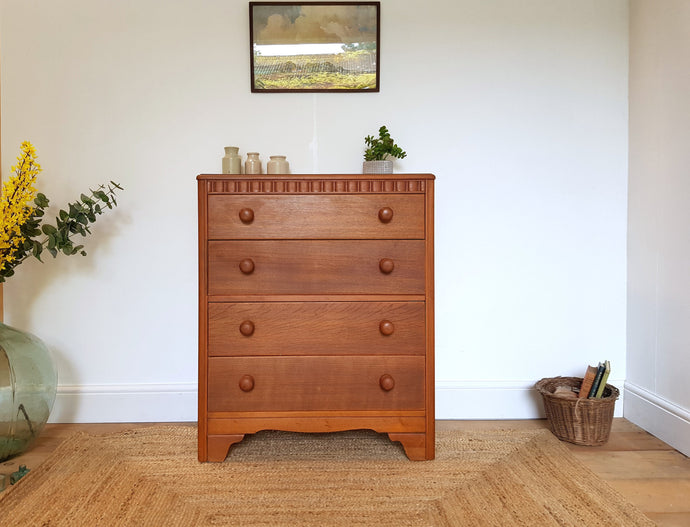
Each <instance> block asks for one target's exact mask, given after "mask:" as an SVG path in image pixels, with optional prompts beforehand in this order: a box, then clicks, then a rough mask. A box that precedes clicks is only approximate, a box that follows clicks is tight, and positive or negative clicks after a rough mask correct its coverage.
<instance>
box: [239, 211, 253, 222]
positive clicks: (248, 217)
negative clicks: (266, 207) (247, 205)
mask: <svg viewBox="0 0 690 527" xmlns="http://www.w3.org/2000/svg"><path fill="white" fill-rule="evenodd" d="M240 221H241V222H242V223H251V222H253V221H254V211H253V210H252V209H242V210H241V211H240Z"/></svg>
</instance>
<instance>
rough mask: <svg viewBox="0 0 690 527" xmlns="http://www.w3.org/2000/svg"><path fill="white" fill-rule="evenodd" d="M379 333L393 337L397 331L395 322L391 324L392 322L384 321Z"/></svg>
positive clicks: (380, 325)
mask: <svg viewBox="0 0 690 527" xmlns="http://www.w3.org/2000/svg"><path fill="white" fill-rule="evenodd" d="M379 331H380V332H381V334H382V335H386V336H388V335H392V334H393V332H394V331H395V326H394V325H393V322H391V321H390V320H382V321H381V323H380V324H379Z"/></svg>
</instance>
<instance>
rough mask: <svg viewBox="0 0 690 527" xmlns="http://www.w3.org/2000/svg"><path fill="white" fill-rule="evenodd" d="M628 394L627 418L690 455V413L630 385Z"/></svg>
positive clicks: (634, 385) (626, 388)
mask: <svg viewBox="0 0 690 527" xmlns="http://www.w3.org/2000/svg"><path fill="white" fill-rule="evenodd" d="M625 391H626V394H627V395H626V398H625V407H624V410H623V412H624V414H625V418H626V419H628V420H629V421H631V422H633V423H635V424H636V425H637V426H639V427H641V428H644V429H645V430H647V432H649V433H650V434H652V435H655V436H656V437H658V438H659V439H661V440H662V441H664V442H666V443H668V444H669V445H671V446H672V447H673V448H675V449H676V450H678V451H680V452H682V453H683V454H685V455H686V456H690V411H688V410H687V409H685V408H682V407H680V406H678V405H676V404H674V403H672V402H670V401H667V400H666V399H663V398H662V397H659V396H658V395H656V394H654V393H652V392H650V391H648V390H646V389H645V388H642V387H641V386H637V385H636V384H633V383H630V382H626V383H625Z"/></svg>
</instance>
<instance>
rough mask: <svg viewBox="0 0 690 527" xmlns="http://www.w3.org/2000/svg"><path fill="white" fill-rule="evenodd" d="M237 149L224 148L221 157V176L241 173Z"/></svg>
mask: <svg viewBox="0 0 690 527" xmlns="http://www.w3.org/2000/svg"><path fill="white" fill-rule="evenodd" d="M239 151H240V149H239V147H237V146H226V147H225V155H224V156H223V174H239V173H240V172H241V171H242V156H240V155H239Z"/></svg>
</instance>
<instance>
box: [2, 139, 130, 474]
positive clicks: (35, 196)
mask: <svg viewBox="0 0 690 527" xmlns="http://www.w3.org/2000/svg"><path fill="white" fill-rule="evenodd" d="M36 157H37V156H36V150H35V149H34V147H33V145H32V144H31V143H29V142H28V141H25V142H23V143H22V145H21V155H20V156H19V157H18V158H17V165H16V166H14V167H12V171H13V172H14V173H15V174H14V175H13V176H11V177H10V178H9V179H8V180H7V181H6V182H5V183H4V185H3V186H2V192H1V193H0V284H2V283H3V282H5V281H7V279H8V278H9V277H11V276H12V275H14V273H15V269H16V267H17V266H18V265H20V264H21V263H22V262H23V261H25V260H26V259H28V258H30V257H34V258H36V259H38V260H39V261H42V260H41V254H43V251H44V250H45V251H47V252H48V253H50V254H51V255H52V256H53V257H56V256H57V255H58V253H62V254H65V255H68V256H69V255H74V254H81V255H86V252H85V251H84V246H83V245H81V244H77V242H75V241H73V240H72V237H74V236H76V235H81V236H86V235H88V234H90V233H91V231H90V229H89V226H90V225H91V224H92V223H93V222H95V221H96V218H97V216H98V215H100V214H103V213H104V212H105V211H106V210H108V209H112V208H113V207H114V206H116V205H117V201H116V199H115V193H116V191H118V190H122V187H120V185H118V184H117V183H114V182H112V181H111V182H110V184H109V185H107V186H105V185H101V186H99V187H98V188H97V189H96V190H91V191H90V194H89V195H86V194H81V196H80V197H79V198H78V199H77V200H76V201H75V202H73V203H69V204H68V207H67V208H66V209H61V210H59V211H58V213H57V216H56V217H55V221H54V222H52V223H51V222H47V221H44V214H45V212H46V209H47V208H48V204H49V200H48V198H47V197H46V196H45V195H44V194H42V193H40V192H37V190H36V188H35V187H34V184H35V183H36V179H37V176H38V174H39V172H41V166H40V165H39V164H38V162H37V161H36ZM56 389H57V370H56V367H55V363H54V361H53V357H52V355H51V353H50V350H49V349H48V348H47V347H46V345H45V344H44V343H43V342H42V341H41V340H40V339H39V338H38V337H35V336H34V335H31V334H30V333H27V332H25V331H20V330H18V329H15V328H12V327H10V326H7V325H5V324H4V323H3V321H2V316H1V315H0V461H4V460H5V459H7V458H9V457H12V456H15V455H17V454H19V453H21V452H23V451H24V450H26V449H27V448H28V447H29V446H30V445H31V444H32V443H33V442H34V441H35V440H36V438H37V437H38V435H39V434H40V433H41V430H42V429H43V426H44V425H45V423H46V421H47V420H48V417H49V415H50V412H51V410H52V408H53V402H54V401H55V395H56ZM5 417H7V419H5ZM3 419H4V420H5V421H7V422H1V421H3Z"/></svg>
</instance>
